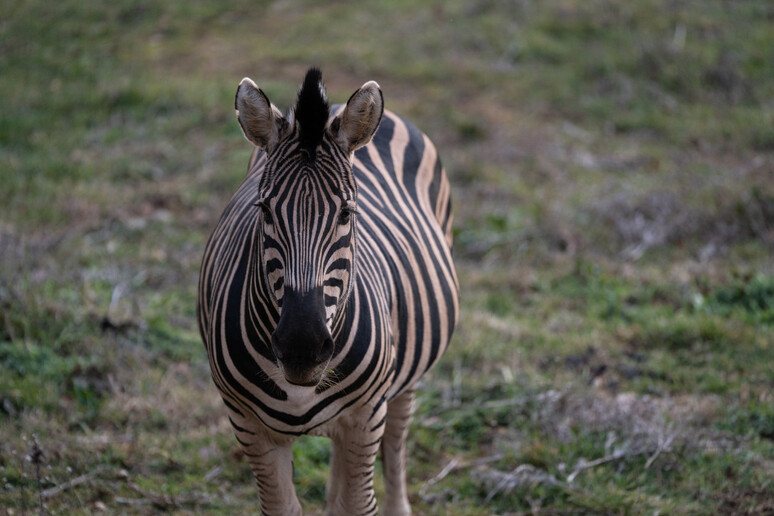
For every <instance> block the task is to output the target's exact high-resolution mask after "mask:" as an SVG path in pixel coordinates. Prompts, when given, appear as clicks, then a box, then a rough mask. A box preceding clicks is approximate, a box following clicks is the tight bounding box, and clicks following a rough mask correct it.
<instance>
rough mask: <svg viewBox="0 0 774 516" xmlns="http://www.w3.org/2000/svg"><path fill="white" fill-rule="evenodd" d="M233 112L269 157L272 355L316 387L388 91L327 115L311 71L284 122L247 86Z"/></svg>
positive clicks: (362, 92) (264, 225) (263, 204)
mask: <svg viewBox="0 0 774 516" xmlns="http://www.w3.org/2000/svg"><path fill="white" fill-rule="evenodd" d="M235 107H236V111H237V120H238V121H239V124H240V126H241V127H242V131H243V132H244V134H245V136H246V137H247V139H248V140H250V141H251V142H253V143H254V144H255V145H256V146H258V147H259V148H261V149H262V150H264V151H265V153H266V161H265V164H264V170H263V174H262V176H261V180H260V184H259V187H258V190H259V191H258V197H259V201H258V203H257V204H256V205H257V206H258V207H259V208H260V210H261V214H260V217H259V225H260V231H259V233H260V235H259V238H258V247H259V255H260V257H259V260H260V262H261V264H262V268H263V273H264V279H265V285H266V290H267V291H268V292H266V294H267V296H266V297H268V298H269V300H270V302H272V303H274V305H275V308H276V309H277V310H278V311H279V314H280V317H279V321H278V323H277V327H276V328H275V330H274V332H273V333H272V336H271V349H272V351H273V353H274V355H275V357H276V358H277V365H278V367H279V368H280V370H282V372H283V374H284V376H285V379H286V380H287V381H288V382H289V383H292V384H296V385H305V386H314V385H317V384H318V383H319V382H320V381H321V379H322V378H323V376H324V372H325V370H326V367H327V365H328V363H329V362H330V360H331V357H332V356H333V354H334V351H335V350H334V347H335V346H334V341H335V338H336V335H335V334H336V328H337V322H338V321H340V320H341V319H342V314H343V310H344V307H345V306H346V301H347V299H348V297H349V293H350V292H351V290H352V286H353V283H354V276H355V263H356V261H355V258H356V256H355V254H356V253H355V249H356V234H357V231H356V229H357V228H356V226H357V224H356V218H357V217H356V215H355V214H356V200H357V188H356V184H355V180H354V177H353V174H352V159H353V154H354V151H355V150H356V149H357V148H359V147H362V146H363V145H366V144H367V143H368V142H369V141H370V140H371V137H372V136H373V134H374V132H376V129H377V127H378V126H379V122H380V121H381V117H382V112H383V109H384V104H383V100H382V93H381V90H380V89H379V86H378V85H377V84H376V83H375V82H373V81H371V82H368V83H366V84H364V85H363V86H362V87H361V88H360V89H358V90H357V91H356V92H355V93H354V94H353V95H352V96H351V97H350V99H349V101H348V102H347V104H346V105H345V106H344V107H343V108H341V109H340V110H339V111H338V112H337V113H335V114H334V116H330V108H329V105H328V101H327V98H326V94H325V86H324V85H323V83H322V76H321V75H320V73H319V71H318V70H314V69H313V70H311V71H310V73H308V74H307V76H306V79H305V81H304V84H303V86H302V87H301V89H300V90H299V93H298V100H297V102H296V104H295V106H294V107H293V108H292V109H291V110H290V112H289V113H288V115H287V116H283V115H282V113H281V112H280V111H279V109H277V108H276V107H275V106H274V105H273V104H271V103H270V102H269V99H268V98H267V97H266V94H265V93H263V91H261V90H260V89H259V88H258V87H257V86H256V85H255V83H253V81H251V80H250V79H243V80H242V82H241V83H240V85H239V88H238V89H237V95H236V100H235Z"/></svg>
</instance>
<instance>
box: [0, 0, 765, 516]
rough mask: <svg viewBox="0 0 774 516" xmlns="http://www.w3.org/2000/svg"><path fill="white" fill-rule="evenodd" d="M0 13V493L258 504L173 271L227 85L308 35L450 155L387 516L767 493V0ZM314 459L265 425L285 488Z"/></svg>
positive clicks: (197, 213)
mask: <svg viewBox="0 0 774 516" xmlns="http://www.w3.org/2000/svg"><path fill="white" fill-rule="evenodd" d="M0 12H2V14H3V16H2V17H0V18H2V20H3V21H2V22H0V49H1V50H2V51H0V69H2V70H3V73H2V74H0V99H1V100H0V163H2V166H0V184H2V188H0V254H1V255H2V257H3V258H2V261H0V479H2V484H0V507H2V510H0V512H2V511H5V512H4V514H9V515H10V514H27V513H36V512H44V513H56V514H82V513H84V512H86V513H90V512H95V513H96V512H108V513H125V514H147V513H157V512H170V513H175V514H193V513H207V514H253V513H255V511H256V500H257V492H256V488H255V487H254V484H253V481H252V477H251V474H250V472H249V468H248V467H247V465H246V462H245V461H244V459H243V457H242V455H241V453H240V452H239V450H238V448H237V446H236V442H235V441H234V439H233V436H232V434H231V430H230V428H229V425H228V421H227V419H226V418H225V412H224V410H223V407H222V403H221V402H220V401H219V399H218V396H217V394H216V392H215V389H214V387H213V386H212V384H211V381H210V379H209V371H208V366H207V362H206V357H205V353H204V350H203V348H202V345H201V343H200V342H199V338H198V333H197V331H196V326H195V318H194V317H195V314H194V306H195V296H196V293H195V287H196V281H197V274H198V266H199V260H200V257H201V252H202V250H203V247H204V243H205V239H206V238H207V236H208V233H209V231H210V230H211V228H212V227H213V225H214V223H215V221H216V219H217V216H218V215H219V213H220V210H222V208H223V206H224V205H225V203H226V202H227V200H228V198H229V196H230V195H231V193H232V192H233V191H234V190H235V188H236V186H237V185H238V184H239V182H240V180H241V178H242V177H243V174H244V170H245V166H246V163H247V159H248V156H249V153H250V147H249V145H248V144H247V143H246V142H245V141H244V139H243V137H242V136H241V133H240V131H239V128H238V126H237V124H236V123H235V121H234V120H233V116H232V108H231V106H232V103H233V94H234V90H235V87H236V84H237V83H238V81H239V80H240V79H241V78H242V77H244V76H251V77H253V78H254V79H255V80H256V81H257V82H258V83H259V84H260V85H261V86H262V87H263V88H264V89H265V91H267V93H268V95H269V97H270V98H271V99H272V100H273V101H274V102H275V103H277V104H278V105H281V106H286V105H287V104H288V103H289V102H291V101H292V99H293V97H294V95H295V91H296V88H297V86H298V82H299V81H300V79H301V77H302V76H303V73H304V71H305V69H306V67H307V66H310V65H318V66H321V67H322V69H323V71H324V73H325V77H326V80H327V83H328V88H329V96H330V97H331V98H332V99H333V100H334V101H336V102H340V101H344V100H345V99H346V98H347V96H348V95H349V94H350V93H351V92H352V91H354V89H355V88H356V87H357V86H359V85H360V84H362V83H363V82H365V81H366V80H370V79H375V80H377V81H378V82H379V83H380V85H381V86H382V88H383V90H384V94H385V99H386V102H387V106H388V107H389V108H390V109H393V110H394V111H397V112H399V113H401V114H403V115H405V116H407V117H408V118H410V119H411V120H413V121H414V122H415V123H416V124H417V125H418V126H419V127H421V128H422V129H423V130H425V131H426V132H427V133H428V134H429V135H430V136H431V137H432V139H433V140H434V141H435V142H436V144H437V146H438V147H439V149H440V152H441V156H442V157H443V158H444V162H445V164H446V167H447V170H448V172H449V175H450V177H451V180H452V184H453V194H454V198H455V201H456V203H455V239H456V240H455V242H456V245H455V256H456V260H457V265H458V270H459V275H460V280H461V292H462V313H461V320H460V324H459V327H458V330H457V332H456V335H455V340H454V342H453V345H452V347H451V348H450V350H449V352H448V353H447V355H446V356H445V357H444V358H443V360H442V361H441V363H440V364H438V366H437V367H436V368H435V369H434V370H433V371H432V372H431V374H430V375H428V376H427V377H426V378H425V379H424V380H423V382H422V386H421V387H422V388H421V390H420V392H419V394H418V401H419V405H418V410H417V414H416V417H415V420H414V423H413V425H412V429H411V434H410V435H411V437H410V444H409V454H410V460H409V467H410V469H409V475H408V476H409V484H410V496H411V502H412V505H413V508H414V511H415V513H417V514H428V515H433V514H439V515H440V514H443V515H446V514H449V515H457V516H461V515H466V516H467V515H471V516H472V515H484V514H538V513H541V512H542V513H558V514H569V513H580V514H644V513H654V512H657V513H661V514H708V513H709V514H770V513H771V512H772V511H773V510H774V501H773V500H774V494H773V493H774V486H773V485H772V483H771V478H772V472H774V442H773V441H772V438H773V436H774V412H772V409H771V407H772V406H774V373H772V368H771V364H772V363H773V362H774V337H772V335H774V333H772V325H774V262H772V259H771V256H772V248H774V188H773V187H772V184H773V183H772V181H771V174H772V170H774V155H772V151H773V150H774V130H773V129H772V127H774V108H773V107H772V103H771V99H772V97H773V96H774V61H772V60H771V59H770V57H771V56H770V51H769V49H770V48H772V46H774V32H772V31H771V30H770V29H771V20H772V17H774V9H773V8H772V7H771V6H769V5H768V4H767V3H765V2H756V1H752V0H747V1H742V2H735V3H728V2H720V1H708V2H701V3H698V2H688V3H685V2H683V3H674V2H665V1H663V0H637V1H633V2H628V3H616V2H607V1H601V0H600V1H592V2H580V1H574V0H562V1H559V0H557V1H550V2H515V3H508V4H505V3H498V2H489V1H485V0H484V1H474V2H462V1H457V0H453V1H450V2H444V3H430V2H423V3H420V4H417V3H416V2H405V1H402V0H392V1H390V2H382V3H379V4H375V5H364V6H357V7H355V6H353V5H350V4H348V3H336V2H334V3H328V4H325V5H322V4H318V3H313V2H306V1H302V0H295V1H291V2H278V3H268V2H259V3H257V4H256V3H255V2H242V1H240V2H231V3H229V4H228V5H225V4H224V3H223V2H219V1H215V0H195V1H192V2H166V3H163V4H158V5H156V4H150V3H143V2H135V1H129V0H121V1H118V2H111V3H110V4H109V5H107V4H102V3H100V4H97V3H95V2H73V1H70V0H64V1H61V2H58V3H56V4H51V3H45V2H41V1H38V0H32V1H24V2H21V1H14V2H11V3H9V4H7V5H4V6H3V7H2V8H0ZM328 456H329V447H328V444H327V442H326V441H325V440H324V439H317V438H304V439H301V440H300V441H299V442H298V446H297V447H296V448H295V450H294V459H295V465H296V487H297V490H298V492H299V494H300V496H301V498H302V500H303V503H304V506H305V508H306V510H307V511H308V512H309V513H312V514H318V513H320V512H321V511H322V507H323V504H324V492H325V482H326V478H327V474H328V472H327V462H328ZM377 493H378V494H379V495H380V496H383V486H382V484H381V483H380V480H377ZM41 506H42V508H41Z"/></svg>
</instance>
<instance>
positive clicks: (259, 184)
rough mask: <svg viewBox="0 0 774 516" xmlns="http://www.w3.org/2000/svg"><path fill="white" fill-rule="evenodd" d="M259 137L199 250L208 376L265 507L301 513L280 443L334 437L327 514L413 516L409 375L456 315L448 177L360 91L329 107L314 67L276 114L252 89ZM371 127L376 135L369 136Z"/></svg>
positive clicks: (420, 139) (241, 100)
mask: <svg viewBox="0 0 774 516" xmlns="http://www.w3.org/2000/svg"><path fill="white" fill-rule="evenodd" d="M236 108H237V118H238V120H239V122H240V125H241V126H242V129H243V131H244V132H245V136H246V137H247V138H248V139H249V140H250V141H252V142H253V143H254V144H255V145H256V147H257V148H256V150H255V152H254V153H253V155H252V157H251V160H250V164H249V166H248V175H247V177H246V179H245V180H244V182H243V183H242V185H241V186H240V187H239V189H238V191H237V192H236V194H235V195H234V196H233V198H232V200H231V201H230V203H229V204H228V206H227V207H226V209H225V211H224V213H223V215H222V216H221V219H220V221H219V223H218V224H217V226H216V228H215V230H214V232H213V234H212V236H211V237H210V240H209V242H208V244H207V247H206V250H205V253H204V258H203V262H202V271H201V276H200V282H199V299H198V304H197V309H198V320H199V328H200V331H201V335H202V339H203V341H204V343H205V346H206V349H207V353H208V356H209V360H210V367H211V372H212V377H213V380H214V382H215V384H216V386H217V388H218V390H219V391H220V393H221V396H222V398H223V401H224V403H225V405H226V407H227V409H228V414H229V418H230V420H231V423H232V426H233V428H234V433H235V435H236V438H237V440H238V442H239V443H240V445H241V447H242V449H243V451H244V453H245V455H246V457H247V458H248V460H249V462H250V465H251V468H252V470H253V473H254V475H255V477H256V480H257V482H258V485H259V489H260V499H261V510H262V512H263V513H264V514H300V513H301V506H300V503H299V502H298V499H297V498H296V495H295V492H294V489H293V479H292V474H293V473H292V451H291V445H292V442H293V440H294V439H295V438H296V437H297V436H299V435H302V434H310V435H321V436H327V437H330V438H331V440H332V458H331V476H330V481H329V484H328V493H327V495H328V496H327V513H328V514H375V513H376V512H377V504H376V499H375V497H374V492H373V466H374V462H375V458H376V454H377V452H378V450H379V449H380V448H381V450H382V458H383V462H384V472H385V487H386V490H387V499H386V503H385V506H384V507H383V510H384V513H385V514H409V513H410V509H409V505H408V499H407V496H406V488H405V460H406V459H405V439H406V433H407V430H408V424H409V421H410V417H411V412H412V407H413V393H414V388H415V384H416V382H417V380H418V379H419V378H420V377H421V376H422V374H424V373H425V372H426V371H427V370H428V369H429V368H430V367H431V366H432V365H433V364H434V363H435V362H436V361H437V360H438V359H439V357H440V356H441V354H442V353H443V352H444V350H445V348H446V346H447V344H448V342H449V339H450V338H451V334H452V331H453V328H454V325H455V322H456V318H457V312H458V297H457V280H456V274H455V270H454V266H453V263H452V259H451V252H450V247H451V221H452V216H451V209H450V202H449V193H450V192H449V182H448V179H447V177H446V175H445V173H444V170H443V167H442V166H441V164H440V161H439V159H438V156H437V154H436V150H435V148H434V146H433V145H432V143H431V142H430V140H429V139H428V138H427V137H426V136H425V135H424V134H422V133H421V132H419V130H417V129H416V128H415V127H414V126H412V125H411V124H409V123H408V122H406V121H404V120H403V119H401V118H400V117H398V116H396V115H395V114H393V113H391V112H389V111H384V109H383V104H382V96H381V90H380V89H379V88H378V86H377V85H376V83H374V82H369V83H366V84H365V85H363V87H361V88H360V89H359V90H358V91H356V92H355V94H353V96H352V97H351V98H350V100H349V101H348V103H347V104H346V105H343V106H339V107H338V108H334V109H333V114H332V115H331V114H330V113H329V108H328V104H327V99H326V98H325V90H324V86H323V84H322V80H321V76H320V74H319V71H317V70H314V69H312V70H310V71H309V73H308V74H307V77H306V80H305V82H304V85H303V86H302V88H301V90H300V92H299V99H298V101H297V103H296V106H295V108H294V109H293V110H291V111H290V113H289V114H288V115H287V116H283V115H282V114H281V113H280V112H279V110H278V109H277V108H276V107H274V106H273V105H272V104H271V103H270V102H269V101H268V99H267V98H266V96H265V94H264V93H263V92H262V91H261V90H259V89H258V88H257V87H256V86H255V85H254V84H253V83H252V81H250V80H249V79H245V80H243V81H242V83H241V84H240V87H239V89H238V90H237V97H236ZM377 127H378V130H377Z"/></svg>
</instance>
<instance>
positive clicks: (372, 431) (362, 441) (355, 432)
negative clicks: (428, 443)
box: [325, 403, 389, 516]
mask: <svg viewBox="0 0 774 516" xmlns="http://www.w3.org/2000/svg"><path fill="white" fill-rule="evenodd" d="M385 405H386V404H385V403H381V404H380V406H379V407H378V408H377V409H376V410H374V409H373V407H364V408H363V409H361V410H360V411H359V412H358V413H356V414H354V415H352V416H349V417H347V418H345V419H343V420H342V421H341V424H340V426H339V428H337V430H336V432H335V434H334V435H332V436H331V474H330V480H329V481H328V493H327V495H328V500H327V505H326V508H325V514H326V516H366V515H375V514H378V512H379V507H378V505H377V503H376V494H375V493H374V464H375V462H376V454H377V453H378V451H379V444H380V443H381V438H382V433H383V432H384V418H385V414H386V411H387V408H386V406H385ZM385 514H389V513H385Z"/></svg>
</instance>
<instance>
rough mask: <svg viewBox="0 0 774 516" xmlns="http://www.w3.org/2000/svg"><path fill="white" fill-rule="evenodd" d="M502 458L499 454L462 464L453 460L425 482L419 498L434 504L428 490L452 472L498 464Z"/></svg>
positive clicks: (457, 460)
mask: <svg viewBox="0 0 774 516" xmlns="http://www.w3.org/2000/svg"><path fill="white" fill-rule="evenodd" d="M502 458H503V455H502V454H498V455H492V456H490V457H483V458H481V459H476V460H473V461H468V462H462V463H460V460H459V459H457V458H454V459H451V460H450V461H449V463H448V464H446V466H444V467H443V469H442V470H441V471H440V472H438V474H437V475H436V476H434V477H433V478H431V479H430V480H428V481H427V482H425V484H424V485H423V486H422V489H420V490H419V496H420V497H421V498H422V500H424V501H425V502H426V503H432V501H433V498H434V497H432V496H428V495H427V490H428V489H430V488H431V487H433V486H434V485H435V484H437V483H438V482H440V481H441V480H443V479H444V478H446V476H447V475H449V473H451V472H452V471H457V470H460V469H465V468H473V467H478V466H482V465H484V464H489V463H490V462H497V461H498V460H500V459H502Z"/></svg>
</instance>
